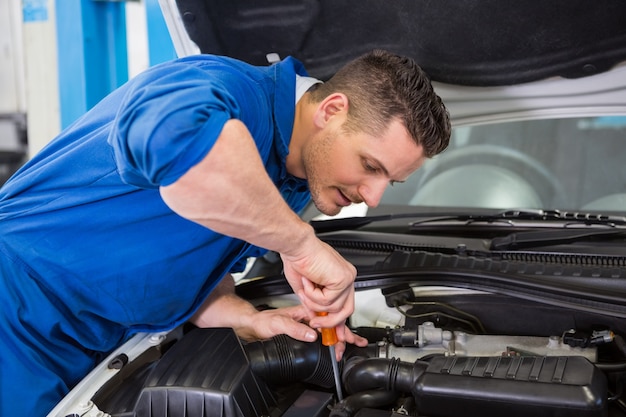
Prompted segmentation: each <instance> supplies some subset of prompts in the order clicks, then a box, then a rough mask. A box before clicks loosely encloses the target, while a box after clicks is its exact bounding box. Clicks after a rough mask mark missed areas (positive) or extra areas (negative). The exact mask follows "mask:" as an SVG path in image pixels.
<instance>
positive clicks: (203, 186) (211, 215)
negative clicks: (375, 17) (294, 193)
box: [161, 120, 314, 253]
mask: <svg viewBox="0 0 626 417" xmlns="http://www.w3.org/2000/svg"><path fill="white" fill-rule="evenodd" d="M161 195H162V197H163V200H164V201H165V202H166V204H168V206H169V207H170V208H171V209H172V210H174V211H175V212H177V213H178V214H179V215H181V216H183V217H185V218H187V219H189V220H192V221H194V222H196V223H199V224H202V225H204V226H206V227H208V228H210V229H212V230H215V231H216V232H218V233H222V234H225V235H228V236H233V237H236V238H239V239H242V240H245V241H247V242H250V243H252V244H254V245H257V246H260V247H264V248H266V249H270V250H274V251H277V252H279V253H290V252H292V251H294V250H295V249H296V248H298V247H299V246H301V245H303V244H305V242H306V241H307V240H311V239H312V238H313V237H314V232H313V230H312V228H311V227H310V226H309V225H308V224H306V223H305V222H303V221H302V220H301V219H300V218H299V217H298V216H297V214H296V213H294V212H293V211H292V210H291V209H290V207H289V206H288V205H287V203H285V201H284V200H283V198H282V196H281V195H280V193H279V191H278V190H277V189H276V187H275V185H274V184H273V182H272V181H271V179H270V178H269V176H268V175H267V173H266V171H265V167H264V165H263V163H262V161H261V158H260V157H259V154H258V150H257V149H256V146H255V144H254V141H253V139H252V138H251V136H250V133H249V132H248V130H247V128H246V127H245V126H244V125H243V124H242V123H241V122H240V121H238V120H230V121H228V122H227V123H226V125H225V126H224V129H223V130H222V133H221V135H220V137H219V138H218V140H217V142H216V143H215V145H214V146H213V149H212V150H211V152H209V154H208V155H207V156H206V157H205V158H204V160H203V161H201V162H200V163H199V164H198V165H196V166H194V167H193V168H191V169H190V170H189V171H188V172H187V173H185V174H184V175H183V176H182V177H181V178H180V179H179V180H178V181H177V182H175V183H174V184H172V185H170V186H167V187H162V188H161Z"/></svg>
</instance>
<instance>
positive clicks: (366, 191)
mask: <svg viewBox="0 0 626 417" xmlns="http://www.w3.org/2000/svg"><path fill="white" fill-rule="evenodd" d="M388 185H389V181H388V180H387V179H386V178H376V179H372V180H370V181H368V182H367V183H364V184H361V185H360V186H359V187H358V189H357V191H358V193H359V196H360V197H361V199H362V200H363V202H364V203H365V204H367V206H368V207H377V206H378V204H379V203H380V199H381V198H382V197H383V194H384V193H385V190H386V189H387V186H388Z"/></svg>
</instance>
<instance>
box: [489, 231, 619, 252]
mask: <svg viewBox="0 0 626 417" xmlns="http://www.w3.org/2000/svg"><path fill="white" fill-rule="evenodd" d="M619 235H626V230H625V229H608V230H607V229H604V230H597V229H594V230H581V229H558V230H538V231H530V232H518V233H511V234H510V235H508V236H504V237H496V238H493V239H492V240H491V245H490V246H489V249H490V250H492V251H503V250H519V249H527V248H536V247H538V246H547V245H560V244H567V243H574V242H578V241H581V240H585V239H592V238H598V237H600V238H605V237H613V236H619Z"/></svg>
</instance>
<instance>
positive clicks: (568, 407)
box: [413, 356, 607, 417]
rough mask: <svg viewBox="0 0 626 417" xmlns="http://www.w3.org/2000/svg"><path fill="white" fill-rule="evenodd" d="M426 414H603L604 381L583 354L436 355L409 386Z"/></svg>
mask: <svg viewBox="0 0 626 417" xmlns="http://www.w3.org/2000/svg"><path fill="white" fill-rule="evenodd" d="M413 395H414V397H415V401H416V405H417V409H418V410H419V411H420V412H421V413H423V414H425V415H429V416H431V415H432V416H461V415H463V416H481V417H490V416H494V417H502V416H507V417H528V416H533V417H541V416H553V417H554V416H563V417H565V416H576V417H591V416H606V415H607V404H606V398H607V382H606V379H605V377H604V375H603V374H602V372H601V371H600V370H598V369H597V368H596V367H595V366H594V365H593V364H592V363H591V362H589V361H588V360H587V359H585V358H582V357H531V356H526V357H524V356H517V357H455V358H452V357H448V358H444V357H439V358H434V359H433V360H431V361H430V364H429V365H428V367H427V369H426V371H425V373H424V374H423V375H422V376H421V377H420V378H419V379H418V381H417V383H416V385H415V387H414V388H413Z"/></svg>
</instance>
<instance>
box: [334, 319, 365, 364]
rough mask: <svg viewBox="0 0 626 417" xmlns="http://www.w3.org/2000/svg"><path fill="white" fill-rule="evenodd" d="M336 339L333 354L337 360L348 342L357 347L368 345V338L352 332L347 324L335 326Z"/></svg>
mask: <svg viewBox="0 0 626 417" xmlns="http://www.w3.org/2000/svg"><path fill="white" fill-rule="evenodd" d="M336 329H337V339H339V343H337V344H336V345H335V355H336V358H337V360H338V361H340V360H341V358H342V357H343V354H344V353H345V351H346V345H347V344H348V343H350V344H352V345H356V346H359V347H365V346H367V345H368V343H369V342H368V340H367V339H366V338H364V337H361V336H359V335H356V334H354V333H352V331H351V330H350V329H349V328H348V327H347V326H337V328H336Z"/></svg>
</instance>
